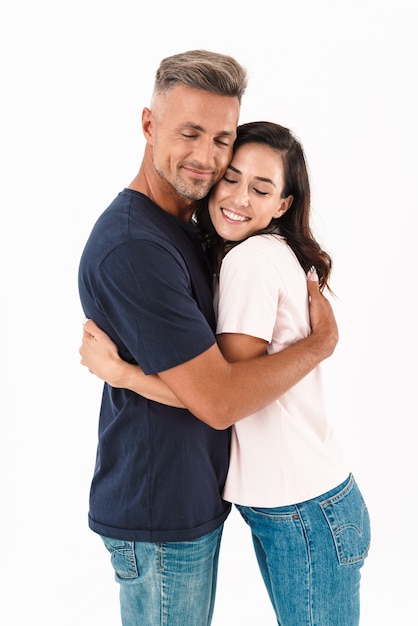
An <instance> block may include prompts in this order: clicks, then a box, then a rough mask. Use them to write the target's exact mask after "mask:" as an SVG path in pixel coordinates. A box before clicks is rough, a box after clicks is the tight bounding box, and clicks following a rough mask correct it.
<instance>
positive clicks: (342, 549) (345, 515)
mask: <svg viewBox="0 0 418 626" xmlns="http://www.w3.org/2000/svg"><path fill="white" fill-rule="evenodd" d="M320 506H321V508H322V511H323V513H324V515H325V518H326V520H327V522H328V525H329V527H330V529H331V533H332V536H333V539H334V544H335V547H336V550H337V554H338V560H339V562H340V564H341V565H350V564H352V563H358V562H359V561H362V560H364V559H365V558H366V556H367V554H368V551H369V546H370V518H369V512H368V510H367V506H366V503H365V502H364V499H363V496H362V495H361V492H360V490H359V488H358V486H357V483H356V482H355V480H354V478H353V477H352V476H351V478H350V480H349V482H348V483H347V485H346V486H345V487H344V488H343V489H342V490H341V491H339V492H338V493H336V494H334V495H333V496H332V497H330V498H328V499H327V500H323V501H322V502H320Z"/></svg>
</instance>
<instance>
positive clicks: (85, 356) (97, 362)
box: [79, 320, 129, 387]
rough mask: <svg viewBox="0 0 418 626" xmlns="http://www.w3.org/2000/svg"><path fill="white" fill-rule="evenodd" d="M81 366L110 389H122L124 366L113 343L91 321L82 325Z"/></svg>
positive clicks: (124, 374) (124, 375)
mask: <svg viewBox="0 0 418 626" xmlns="http://www.w3.org/2000/svg"><path fill="white" fill-rule="evenodd" d="M79 353H80V355H81V364H82V365H85V366H86V367H88V369H89V370H90V372H91V373H92V374H95V375H96V376H97V377H98V378H101V380H104V381H106V382H107V383H109V385H111V386H112V387H124V386H125V385H124V384H122V380H124V378H125V377H126V374H127V372H126V369H125V366H126V365H129V364H128V363H125V361H123V360H122V359H121V358H120V356H119V353H118V349H117V347H116V345H115V344H114V343H113V341H112V340H111V339H110V337H108V336H107V335H106V333H104V332H103V331H102V330H101V329H100V328H99V327H98V326H97V324H95V323H94V322H93V320H87V321H86V322H85V323H84V324H83V341H82V344H81V347H80V349H79Z"/></svg>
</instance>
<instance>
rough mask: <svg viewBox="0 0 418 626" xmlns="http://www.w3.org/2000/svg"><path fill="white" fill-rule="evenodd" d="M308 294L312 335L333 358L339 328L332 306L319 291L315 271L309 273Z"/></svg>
mask: <svg viewBox="0 0 418 626" xmlns="http://www.w3.org/2000/svg"><path fill="white" fill-rule="evenodd" d="M308 292H309V315H310V319H311V329H312V335H313V336H316V337H317V339H318V340H319V341H320V342H321V345H322V348H323V349H324V350H325V352H326V353H327V356H331V354H332V353H333V352H334V350H335V346H336V345H337V343H338V327H337V322H336V321H335V317H334V312H333V310H332V307H331V304H330V303H329V301H328V300H327V299H326V297H325V296H324V295H323V294H322V293H321V292H320V290H319V282H318V274H317V273H316V270H315V269H312V270H311V271H310V272H309V273H308Z"/></svg>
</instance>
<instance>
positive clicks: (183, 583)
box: [102, 526, 223, 626]
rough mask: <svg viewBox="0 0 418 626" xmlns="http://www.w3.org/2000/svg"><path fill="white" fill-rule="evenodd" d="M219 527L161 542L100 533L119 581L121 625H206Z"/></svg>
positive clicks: (215, 570) (212, 596)
mask: <svg viewBox="0 0 418 626" xmlns="http://www.w3.org/2000/svg"><path fill="white" fill-rule="evenodd" d="M222 530H223V526H221V527H220V528H218V529H217V530H215V531H213V532H211V533H209V534H207V535H204V536H203V537H199V538H198V539H195V540H193V541H180V542H167V543H147V542H142V541H123V540H120V539H109V538H108V537H102V539H103V542H104V544H105V546H106V548H107V549H108V550H109V552H110V553H111V561H112V565H113V568H114V570H115V578H116V581H117V582H118V583H120V595H119V597H120V609H121V616H122V624H123V626H180V625H181V626H209V624H210V623H211V621H212V614H213V607H214V602H215V592H216V580H217V573H218V559H219V548H220V543H221V537H222Z"/></svg>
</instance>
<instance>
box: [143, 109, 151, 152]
mask: <svg viewBox="0 0 418 626" xmlns="http://www.w3.org/2000/svg"><path fill="white" fill-rule="evenodd" d="M152 131H153V119H152V111H151V109H148V108H147V107H145V108H144V109H143V111H142V132H143V133H144V137H145V139H146V141H147V143H150V144H152Z"/></svg>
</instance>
